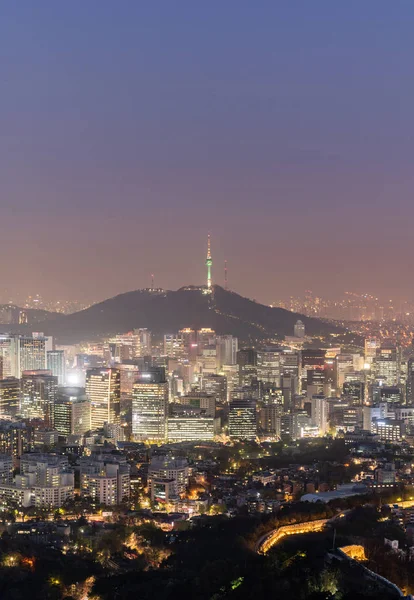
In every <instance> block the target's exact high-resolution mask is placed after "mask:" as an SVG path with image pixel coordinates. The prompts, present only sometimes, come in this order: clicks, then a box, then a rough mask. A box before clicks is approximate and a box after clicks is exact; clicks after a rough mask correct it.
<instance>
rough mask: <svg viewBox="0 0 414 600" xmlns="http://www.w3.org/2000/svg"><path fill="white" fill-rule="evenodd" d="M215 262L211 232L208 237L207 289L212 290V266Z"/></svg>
mask: <svg viewBox="0 0 414 600" xmlns="http://www.w3.org/2000/svg"><path fill="white" fill-rule="evenodd" d="M212 264H213V260H212V258H211V240H210V234H208V238H207V258H206V267H207V290H209V291H210V290H211V266H212Z"/></svg>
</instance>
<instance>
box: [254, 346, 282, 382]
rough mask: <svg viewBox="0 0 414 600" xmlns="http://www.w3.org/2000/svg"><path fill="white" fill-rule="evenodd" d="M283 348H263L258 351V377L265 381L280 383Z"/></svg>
mask: <svg viewBox="0 0 414 600" xmlns="http://www.w3.org/2000/svg"><path fill="white" fill-rule="evenodd" d="M281 356H282V349H281V348H278V347H270V348H263V349H261V350H258V352H257V378H258V379H259V380H260V381H262V382H263V383H269V384H272V385H279V384H280V375H281V370H282V367H281V362H282V360H281Z"/></svg>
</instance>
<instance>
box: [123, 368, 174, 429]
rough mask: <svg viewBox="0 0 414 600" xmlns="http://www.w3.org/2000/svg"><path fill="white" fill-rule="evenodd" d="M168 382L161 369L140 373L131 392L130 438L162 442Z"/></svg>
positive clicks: (165, 422)
mask: <svg viewBox="0 0 414 600" xmlns="http://www.w3.org/2000/svg"><path fill="white" fill-rule="evenodd" d="M167 420H168V382H167V381H166V378H165V370H164V369H163V368H152V369H149V370H148V371H145V372H141V373H139V375H138V378H137V382H136V383H135V384H134V386H133V390H132V436H133V438H134V439H135V440H149V441H152V440H153V441H162V440H165V439H166V436H167Z"/></svg>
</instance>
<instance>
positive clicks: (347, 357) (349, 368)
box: [335, 354, 354, 393]
mask: <svg viewBox="0 0 414 600" xmlns="http://www.w3.org/2000/svg"><path fill="white" fill-rule="evenodd" d="M353 371H354V359H353V356H352V354H338V355H337V356H336V358H335V376H336V382H335V384H336V389H337V391H338V392H339V393H340V392H341V391H342V386H343V385H344V382H345V375H346V373H351V372H353Z"/></svg>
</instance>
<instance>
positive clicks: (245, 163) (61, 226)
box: [0, 0, 414, 303]
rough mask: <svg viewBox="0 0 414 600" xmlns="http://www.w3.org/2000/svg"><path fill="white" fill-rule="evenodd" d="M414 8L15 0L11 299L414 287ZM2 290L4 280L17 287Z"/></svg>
mask: <svg viewBox="0 0 414 600" xmlns="http://www.w3.org/2000/svg"><path fill="white" fill-rule="evenodd" d="M413 28H414V3H413V2H412V0H393V1H392V2H390V1H389V0H386V1H385V0H384V1H383V0H346V2H332V0H323V1H322V0H313V1H312V2H309V1H304V0H302V1H300V0H298V1H297V2H292V1H288V0H286V1H280V2H278V1H275V0H269V1H267V0H260V1H259V2H252V1H251V0H249V1H243V0H226V1H224V0H209V1H208V2H195V1H194V0H188V1H184V0H174V2H171V1H170V0H164V1H157V0H151V2H140V1H139V0H138V1H137V0H120V1H116V0H87V1H86V0H70V1H68V2H56V0H36V2H34V1H33V0H19V1H18V2H16V1H13V0H5V1H4V2H2V3H1V6H0V49H1V61H0V76H1V90H0V108H1V110H0V194H1V195H0V198H1V211H0V215H1V236H0V253H1V257H2V260H1V267H0V272H1V274H2V287H3V290H4V289H5V288H6V289H7V290H8V291H7V294H9V295H11V296H15V295H16V294H20V295H22V294H27V293H36V292H38V293H41V294H43V295H45V296H47V297H49V298H54V299H59V298H60V299H61V298H65V297H66V298H70V299H79V300H82V301H84V300H86V301H92V300H96V299H102V298H104V297H108V296H112V295H114V294H116V293H119V292H123V291H127V290H130V289H137V288H140V287H146V286H148V285H149V283H150V273H151V272H154V273H155V277H156V284H158V285H160V286H162V287H165V288H173V289H175V288H177V287H179V286H181V285H183V284H187V283H200V282H202V281H203V278H204V276H205V271H204V266H203V261H204V257H205V249H206V235H207V231H208V230H211V234H212V244H213V279H214V280H215V281H216V282H217V283H222V281H223V261H224V259H225V258H227V259H228V266H229V283H230V287H232V288H233V289H235V290H237V291H239V292H241V293H243V294H246V295H248V296H250V297H255V298H257V299H259V300H262V301H265V302H269V303H270V302H272V301H273V300H275V299H277V298H278V297H280V296H283V297H287V296H289V295H291V294H297V293H300V292H301V291H302V290H304V289H306V288H308V289H309V288H310V289H312V290H313V291H314V292H317V293H320V294H327V295H336V294H339V293H341V292H342V291H343V290H354V291H363V292H369V293H376V294H387V297H388V296H389V297H394V298H396V297H399V298H402V297H408V298H411V297H412V296H413V291H414V277H413V275H412V271H413V268H412V264H413V253H414V235H413V229H414V228H413V224H414V198H413V195H414V169H413V163H414V137H413V128H414V125H413V114H414V60H413V57H414V36H413ZM0 295H1V296H3V295H4V292H2V293H0Z"/></svg>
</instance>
